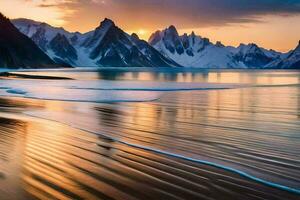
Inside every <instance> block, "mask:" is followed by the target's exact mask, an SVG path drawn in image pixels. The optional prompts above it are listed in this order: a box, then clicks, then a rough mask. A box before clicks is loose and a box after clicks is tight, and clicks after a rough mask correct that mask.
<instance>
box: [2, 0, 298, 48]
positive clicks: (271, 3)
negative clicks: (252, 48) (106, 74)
mask: <svg viewBox="0 0 300 200" xmlns="http://www.w3.org/2000/svg"><path fill="white" fill-rule="evenodd" d="M0 11H1V12H3V13H4V14H5V15H7V16H8V17H10V18H20V17H22V18H29V19H34V20H37V21H43V22H47V23H49V24H51V25H54V26H63V27H64V28H65V29H67V30H69V31H80V32H86V31H89V30H92V29H94V28H95V27H97V26H98V25H99V23H100V21H102V20H103V18H105V17H107V18H111V19H112V20H114V21H115V23H116V24H117V25H118V26H119V27H121V28H122V29H123V30H125V31H127V32H129V33H131V32H136V33H138V34H139V36H140V37H141V38H143V39H146V40H147V39H148V37H149V35H150V34H151V33H152V32H154V31H155V30H158V29H163V28H165V27H167V26H169V25H171V24H173V25H175V26H176V27H177V28H178V31H179V33H184V32H187V33H190V32H191V31H192V30H194V31H195V32H196V33H197V34H199V35H201V36H203V37H208V38H210V39H211V40H212V41H214V42H215V41H222V43H224V44H225V45H234V46H237V45H239V43H250V42H255V43H257V44H258V45H260V46H263V47H265V48H272V49H275V50H279V51H287V50H290V49H292V48H294V47H295V46H296V45H297V44H298V41H299V40H300V25H299V24H300V0H0Z"/></svg>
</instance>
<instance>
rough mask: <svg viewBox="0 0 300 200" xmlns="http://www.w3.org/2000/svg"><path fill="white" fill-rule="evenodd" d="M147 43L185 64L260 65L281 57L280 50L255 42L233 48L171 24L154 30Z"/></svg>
mask: <svg viewBox="0 0 300 200" xmlns="http://www.w3.org/2000/svg"><path fill="white" fill-rule="evenodd" d="M149 44H150V45H152V46H153V47H154V48H155V49H157V50H158V51H159V52H161V53H162V54H163V55H165V56H166V57H168V58H171V59H173V60H174V61H176V62H177V63H179V64H180V65H182V66H185V67H198V68H263V67H264V66H265V65H267V64H268V63H270V62H272V61H274V60H276V59H278V58H280V56H281V54H280V53H278V52H275V51H273V50H266V49H263V48H260V47H258V46H257V45H256V44H248V45H244V44H241V45H240V46H239V47H237V48H235V47H232V46H224V45H223V44H222V43H221V42H217V43H216V44H213V43H212V42H210V41H209V39H208V38H202V37H201V36H196V35H195V33H194V32H192V33H191V34H190V35H187V34H184V35H179V34H178V32H177V30H176V28H175V27H174V26H170V27H169V28H167V29H165V30H163V31H156V32H155V33H153V34H152V35H151V37H150V39H149Z"/></svg>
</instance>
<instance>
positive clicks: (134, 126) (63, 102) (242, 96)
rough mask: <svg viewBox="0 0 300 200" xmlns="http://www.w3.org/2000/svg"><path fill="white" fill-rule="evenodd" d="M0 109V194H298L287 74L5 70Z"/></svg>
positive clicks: (294, 116) (296, 103) (297, 81)
mask: <svg viewBox="0 0 300 200" xmlns="http://www.w3.org/2000/svg"><path fill="white" fill-rule="evenodd" d="M0 117H1V120H0V123H1V126H0V191H1V192H0V199H36V198H37V199H47V198H52V199H70V198H71V199H298V198H299V194H297V193H299V190H300V72H299V71H271V70H267V71H263V70H256V71H244V70H237V71H234V70H227V71H197V70H192V71H179V70H178V71H169V70H166V69H156V70H149V69H142V70H141V69H122V70H116V69H109V70H101V71H95V70H94V69H89V70H86V69H79V70H73V69H72V70H70V69H69V70H42V71H21V72H11V73H10V74H5V76H2V77H1V79H0ZM245 174H246V175H245Z"/></svg>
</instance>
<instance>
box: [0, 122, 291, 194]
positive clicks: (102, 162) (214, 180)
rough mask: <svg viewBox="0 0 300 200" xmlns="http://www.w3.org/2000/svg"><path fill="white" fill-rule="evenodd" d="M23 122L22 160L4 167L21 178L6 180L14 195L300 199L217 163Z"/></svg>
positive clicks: (51, 125)
mask: <svg viewBox="0 0 300 200" xmlns="http://www.w3.org/2000/svg"><path fill="white" fill-rule="evenodd" d="M13 123H14V124H15V121H13ZM20 126H21V127H22V128H24V129H22V131H21V133H23V134H24V135H25V136H26V137H25V139H24V138H20V137H18V138H15V139H14V141H15V142H16V144H15V146H16V149H15V150H16V151H15V152H20V157H19V159H15V160H18V162H19V160H21V161H22V162H20V163H14V161H13V158H14V157H13V156H12V157H11V155H10V156H9V157H10V162H12V163H10V167H9V168H10V169H9V171H11V170H13V171H11V173H10V172H9V171H4V173H5V174H6V176H7V178H8V179H12V178H15V177H17V179H18V180H14V181H12V182H10V181H7V180H6V181H5V182H4V183H5V184H6V186H7V187H8V188H9V187H13V191H9V194H10V195H11V196H12V195H14V196H12V198H10V199H35V198H38V199H158V198H159V199H220V197H222V199H232V198H233V197H234V198H238V199H251V198H255V197H261V198H265V199H275V200H276V199H282V198H281V197H282V196H284V197H287V198H289V199H296V197H293V195H291V194H289V193H286V192H282V191H279V190H275V189H272V188H268V187H265V186H262V185H259V184H257V183H254V182H251V181H248V180H244V179H243V178H241V177H239V176H237V175H234V174H231V173H228V172H225V171H222V170H218V169H216V168H212V167H208V166H205V165H199V164H195V163H190V162H187V161H183V160H178V159H173V158H170V157H166V156H162V155H158V154H154V153H151V152H147V151H143V150H140V149H134V148H129V147H127V146H124V145H121V144H118V143H114V142H112V141H110V140H107V139H105V138H102V137H99V136H97V135H94V134H89V133H86V132H82V131H78V130H76V129H72V128H70V127H67V126H63V125H59V124H57V123H49V122H48V123H42V122H32V121H31V122H28V123H21V124H20ZM14 130H15V128H14ZM1 147H2V146H1ZM17 154H19V153H17ZM16 168H18V170H16ZM2 181H3V180H2ZM16 181H18V182H19V183H18V184H16ZM2 189H3V187H1V190H2ZM10 189H12V188H10ZM4 194H5V193H4ZM4 194H3V191H1V194H0V197H1V199H5V197H6V196H4ZM8 199H9V198H8Z"/></svg>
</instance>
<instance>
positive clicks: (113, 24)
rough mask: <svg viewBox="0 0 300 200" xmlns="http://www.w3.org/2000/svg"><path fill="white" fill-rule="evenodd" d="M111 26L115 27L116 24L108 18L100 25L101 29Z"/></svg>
mask: <svg viewBox="0 0 300 200" xmlns="http://www.w3.org/2000/svg"><path fill="white" fill-rule="evenodd" d="M111 26H115V23H114V22H113V21H112V20H111V19H108V18H105V19H104V20H103V21H102V22H101V23H100V26H99V27H100V28H109V27H111Z"/></svg>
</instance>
